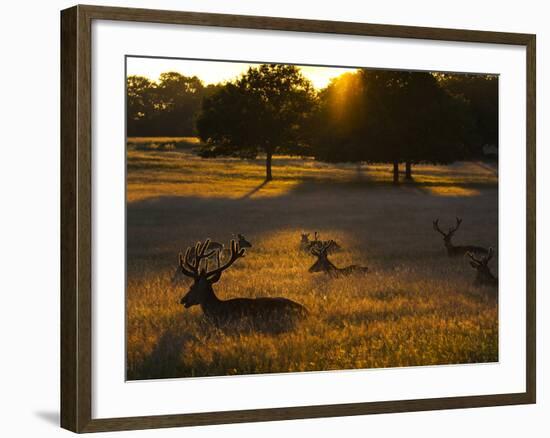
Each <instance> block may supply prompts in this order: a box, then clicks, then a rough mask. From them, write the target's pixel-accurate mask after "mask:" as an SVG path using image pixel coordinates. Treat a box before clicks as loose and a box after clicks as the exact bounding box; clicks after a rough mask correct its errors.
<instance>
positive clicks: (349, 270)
mask: <svg viewBox="0 0 550 438" xmlns="http://www.w3.org/2000/svg"><path fill="white" fill-rule="evenodd" d="M329 246H330V243H325V244H323V245H321V246H320V247H315V248H311V254H313V255H314V256H316V257H317V261H316V262H315V263H314V264H313V265H312V266H311V267H310V268H309V269H308V272H310V273H314V272H324V273H325V274H328V275H329V276H330V277H334V278H337V277H343V276H346V275H352V274H366V273H367V272H368V270H369V268H367V267H366V266H358V265H349V266H346V267H344V268H338V267H337V266H335V265H334V263H332V262H331V261H330V260H329V259H328V254H327V251H328V248H329Z"/></svg>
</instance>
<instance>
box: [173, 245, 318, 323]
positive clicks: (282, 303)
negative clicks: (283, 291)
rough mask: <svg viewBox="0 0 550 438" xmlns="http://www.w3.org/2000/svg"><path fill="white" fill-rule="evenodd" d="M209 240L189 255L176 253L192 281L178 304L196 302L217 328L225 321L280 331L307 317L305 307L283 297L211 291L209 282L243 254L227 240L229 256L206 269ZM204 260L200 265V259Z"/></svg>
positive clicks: (240, 249)
mask: <svg viewBox="0 0 550 438" xmlns="http://www.w3.org/2000/svg"><path fill="white" fill-rule="evenodd" d="M208 244H209V241H208V240H206V241H205V242H204V243H202V244H201V243H200V242H198V243H197V245H196V246H195V257H194V259H192V258H191V256H190V254H191V248H187V251H186V253H185V256H183V255H181V254H180V269H181V271H182V272H183V274H184V275H186V276H188V277H191V278H192V279H193V280H194V282H193V284H192V285H191V287H190V289H189V291H188V292H187V293H186V294H185V295H184V296H183V298H182V299H181V301H180V304H183V305H184V306H185V308H189V307H191V306H195V305H199V306H201V309H202V311H203V313H204V315H205V316H206V318H207V319H208V320H210V321H211V322H212V323H213V324H215V325H216V326H218V327H221V326H225V325H228V324H233V323H239V324H244V325H243V327H248V328H253V329H259V330H262V329H267V330H270V331H282V330H285V329H288V328H290V326H291V325H292V324H294V323H295V322H297V321H298V320H299V319H302V318H304V317H305V316H307V313H308V312H307V310H306V309H305V307H303V306H302V305H301V304H298V303H296V302H294V301H291V300H289V299H286V298H233V299H229V300H220V299H219V298H218V297H217V296H216V294H215V293H214V289H212V285H213V284H214V283H216V282H218V281H219V280H220V278H221V275H222V273H223V271H225V270H226V269H228V268H229V267H230V266H231V265H232V264H233V263H235V261H237V260H238V259H239V258H241V257H244V255H245V250H244V248H238V247H237V243H236V242H235V241H234V240H232V241H231V255H230V257H229V260H227V261H226V262H225V263H224V264H223V265H222V266H219V267H218V268H216V269H213V270H210V271H209V270H208V260H207V259H208V257H209V256H211V255H212V251H209V252H206V249H207V248H208ZM203 260H204V262H205V263H203V265H204V266H203V267H202V268H201V262H202V261H203Z"/></svg>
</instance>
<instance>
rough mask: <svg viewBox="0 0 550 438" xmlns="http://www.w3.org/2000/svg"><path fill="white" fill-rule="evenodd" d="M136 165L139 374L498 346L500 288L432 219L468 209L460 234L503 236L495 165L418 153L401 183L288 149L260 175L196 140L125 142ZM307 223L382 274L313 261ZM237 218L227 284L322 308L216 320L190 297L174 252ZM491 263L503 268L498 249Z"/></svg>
mask: <svg viewBox="0 0 550 438" xmlns="http://www.w3.org/2000/svg"><path fill="white" fill-rule="evenodd" d="M149 141H150V142H154V141H153V140H149ZM155 141H156V142H160V141H159V140H155ZM141 142H142V143H145V144H146V143H147V141H146V139H141ZM127 166H128V187H127V197H128V210H127V221H128V223H127V225H128V228H127V245H128V248H127V250H128V252H127V257H128V259H127V269H128V284H127V377H128V379H130V380H133V379H150V378H163V377H185V376H213V375H227V374H251V373H278V372H289V371H313V370H333V369H349V368H371V367H396V366H416V365H428V364H430V365H432V364H456V363H475V362H492V361H497V360H498V301H497V292H496V290H494V289H490V288H480V287H476V286H474V285H473V284H472V282H473V279H474V277H475V271H474V270H473V269H472V268H471V267H470V266H469V265H468V263H467V262H466V260H464V259H462V258H459V259H457V260H450V259H448V258H447V256H446V253H445V250H444V247H443V243H442V240H441V237H440V236H439V235H438V234H437V233H435V232H434V231H433V230H432V220H433V219H435V218H436V217H439V218H440V222H441V224H442V225H447V226H448V225H450V224H451V222H452V221H454V217H455V216H460V217H462V218H463V220H464V221H463V224H462V226H461V229H460V230H459V231H458V232H457V235H456V238H455V243H456V244H460V243H464V244H478V245H483V246H491V245H493V246H494V245H496V243H497V237H498V230H497V217H498V216H497V211H498V189H497V174H496V171H495V170H494V169H493V168H492V167H490V166H487V165H486V164H482V163H457V164H455V165H452V166H415V168H414V171H415V181H414V183H412V184H402V185H400V186H393V185H391V184H390V183H389V181H390V179H391V175H390V168H389V166H387V165H369V166H365V165H364V166H361V167H358V166H356V165H329V164H324V163H318V162H315V161H313V160H310V159H301V158H291V157H276V158H275V159H274V169H273V174H274V178H275V181H273V182H270V183H269V184H267V185H262V180H263V176H264V166H263V162H262V161H261V160H257V161H256V160H251V161H241V160H236V159H230V158H227V159H215V160H212V159H210V160H206V159H201V158H199V157H197V156H195V155H194V154H193V153H192V151H191V149H190V148H181V149H176V150H162V151H161V150H151V149H149V150H147V148H133V147H129V150H128V162H127ZM302 230H307V231H319V232H320V233H321V237H322V238H325V239H328V238H333V239H335V240H337V241H338V242H339V243H340V244H341V246H342V248H343V251H341V252H339V253H336V254H334V255H333V256H332V257H331V259H332V261H333V262H334V263H335V264H336V265H338V266H343V265H345V264H349V263H356V264H362V265H367V266H369V268H370V270H371V273H369V274H368V275H367V276H355V277H348V278H341V279H329V278H328V277H326V276H324V275H323V274H309V273H308V272H307V269H308V268H309V266H310V265H311V264H313V262H314V261H315V260H314V258H313V256H311V255H308V254H304V253H302V252H300V251H299V249H298V247H299V239H300V232H301V231H302ZM239 232H240V233H244V234H245V235H246V237H247V238H248V240H250V241H251V242H252V244H253V248H251V249H250V250H249V251H248V253H247V256H246V257H245V258H244V259H241V260H238V261H237V262H236V263H235V265H234V266H233V267H232V268H230V269H229V270H228V271H227V272H225V273H224V274H223V276H222V279H221V280H220V281H219V283H217V284H216V285H215V287H214V289H215V291H216V293H217V294H218V296H219V297H220V298H223V299H227V298H231V297H257V296H282V297H287V298H290V299H293V300H295V301H297V302H299V303H302V304H303V305H305V306H306V307H307V308H308V310H309V311H310V314H311V315H310V317H309V318H308V319H307V320H306V321H305V322H303V323H302V324H301V325H299V326H298V327H297V328H296V329H295V330H294V331H292V332H290V333H286V334H278V335H270V334H262V333H250V332H248V333H247V332H221V331H219V330H216V329H215V328H213V327H212V326H210V325H209V324H208V323H206V322H205V321H204V320H203V319H202V316H201V311H200V308H199V307H198V306H197V307H193V308H191V309H184V308H183V306H181V305H180V304H179V300H180V298H181V296H182V295H183V294H184V293H185V292H186V291H187V289H188V287H189V281H186V280H183V281H182V282H181V283H180V284H179V285H177V286H173V285H172V284H171V282H170V278H171V277H172V275H173V274H174V272H175V270H176V259H177V254H178V252H179V251H181V250H184V249H185V248H186V247H187V246H188V245H189V244H192V243H193V242H195V241H196V240H201V239H204V238H206V237H211V238H213V239H215V240H218V241H222V242H228V241H229V239H230V238H231V237H232V234H233V233H239ZM497 252H498V248H497ZM491 269H492V271H493V273H495V274H497V273H498V263H497V259H495V260H494V261H492V262H491Z"/></svg>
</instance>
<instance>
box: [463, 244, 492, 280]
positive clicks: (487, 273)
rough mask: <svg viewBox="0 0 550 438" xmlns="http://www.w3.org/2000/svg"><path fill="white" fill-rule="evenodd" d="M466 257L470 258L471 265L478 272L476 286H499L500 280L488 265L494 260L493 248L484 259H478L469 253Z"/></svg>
mask: <svg viewBox="0 0 550 438" xmlns="http://www.w3.org/2000/svg"><path fill="white" fill-rule="evenodd" d="M466 255H467V256H468V257H469V258H470V265H471V266H472V268H474V269H475V270H477V275H476V279H475V282H474V283H475V284H477V285H479V286H497V285H498V278H496V277H495V276H494V275H493V274H492V273H491V270H490V269H489V266H487V264H488V263H489V260H491V259H492V258H493V248H489V252H488V254H487V255H486V256H485V257H483V258H482V259H477V258H476V257H475V255H474V254H472V253H471V252H467V253H466Z"/></svg>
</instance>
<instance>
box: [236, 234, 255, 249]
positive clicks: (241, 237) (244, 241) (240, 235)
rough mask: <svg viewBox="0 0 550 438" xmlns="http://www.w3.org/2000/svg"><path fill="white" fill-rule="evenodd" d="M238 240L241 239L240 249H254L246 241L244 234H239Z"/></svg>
mask: <svg viewBox="0 0 550 438" xmlns="http://www.w3.org/2000/svg"><path fill="white" fill-rule="evenodd" d="M237 239H239V242H238V244H239V248H252V244H251V243H250V242H249V241H248V240H246V237H244V234H237Z"/></svg>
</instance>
